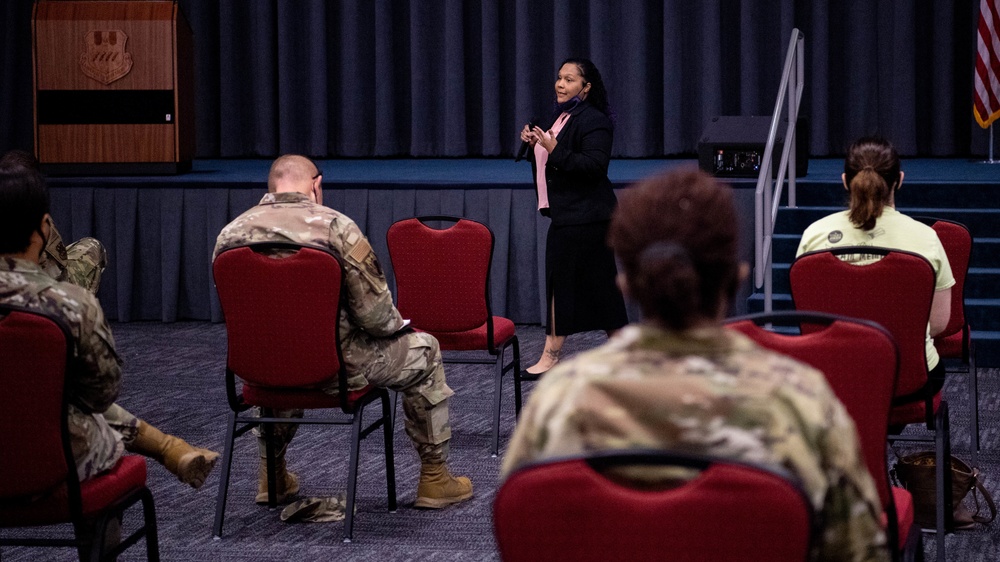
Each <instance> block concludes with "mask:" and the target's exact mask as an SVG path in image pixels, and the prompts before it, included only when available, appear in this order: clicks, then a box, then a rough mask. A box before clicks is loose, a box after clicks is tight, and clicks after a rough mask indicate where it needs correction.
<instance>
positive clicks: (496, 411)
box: [490, 350, 503, 457]
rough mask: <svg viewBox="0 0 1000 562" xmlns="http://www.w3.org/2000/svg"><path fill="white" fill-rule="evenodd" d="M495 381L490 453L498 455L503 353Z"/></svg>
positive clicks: (499, 355) (498, 363)
mask: <svg viewBox="0 0 1000 562" xmlns="http://www.w3.org/2000/svg"><path fill="white" fill-rule="evenodd" d="M494 377H495V379H496V380H495V381H494V383H493V439H492V443H491V448H490V455H492V456H494V457H495V456H497V453H498V452H499V450H500V394H501V392H502V391H503V353H502V350H501V353H498V354H497V362H496V375H495V376H494Z"/></svg>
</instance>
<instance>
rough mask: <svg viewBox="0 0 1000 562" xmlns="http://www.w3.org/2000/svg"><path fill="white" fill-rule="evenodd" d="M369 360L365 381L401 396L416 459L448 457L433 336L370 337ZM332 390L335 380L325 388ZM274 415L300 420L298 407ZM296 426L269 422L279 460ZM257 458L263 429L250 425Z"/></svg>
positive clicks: (447, 392)
mask: <svg viewBox="0 0 1000 562" xmlns="http://www.w3.org/2000/svg"><path fill="white" fill-rule="evenodd" d="M372 346H373V348H372V349H371V350H370V351H371V358H372V360H371V361H370V362H369V363H368V364H367V365H366V369H365V378H366V379H368V382H369V383H370V384H373V385H375V386H379V387H384V388H388V389H390V390H394V391H396V392H399V393H400V394H402V395H403V416H404V419H405V422H404V424H405V428H406V434H407V435H408V436H409V437H410V440H411V441H413V445H414V447H416V449H417V454H418V455H419V456H420V460H421V462H424V463H443V462H445V461H447V460H448V440H449V439H451V425H450V424H449V422H448V397H449V396H451V395H452V394H454V391H453V390H452V389H451V388H449V387H448V385H447V383H446V382H445V377H444V366H443V364H442V362H441V350H440V348H439V346H438V342H437V339H435V338H434V336H432V335H430V334H424V333H420V332H410V333H406V334H402V335H399V336H396V337H392V338H378V339H374V340H373V341H372ZM326 390H327V392H329V393H331V394H335V393H336V392H337V387H336V384H334V385H333V386H331V387H330V388H328V389H326ZM272 414H273V415H274V417H286V418H300V417H302V414H303V412H302V410H278V411H275V412H272ZM297 427H298V425H297V424H274V426H273V440H272V442H271V443H272V445H273V446H274V450H275V451H276V452H277V455H278V457H279V458H280V457H281V456H282V455H284V453H285V449H286V448H287V446H288V443H289V442H291V440H292V437H294V436H295V431H296V428H297ZM254 434H255V435H257V438H258V450H259V452H260V457H261V458H265V457H266V454H267V453H266V445H267V444H266V442H265V440H264V437H263V432H261V431H260V430H259V428H255V429H254Z"/></svg>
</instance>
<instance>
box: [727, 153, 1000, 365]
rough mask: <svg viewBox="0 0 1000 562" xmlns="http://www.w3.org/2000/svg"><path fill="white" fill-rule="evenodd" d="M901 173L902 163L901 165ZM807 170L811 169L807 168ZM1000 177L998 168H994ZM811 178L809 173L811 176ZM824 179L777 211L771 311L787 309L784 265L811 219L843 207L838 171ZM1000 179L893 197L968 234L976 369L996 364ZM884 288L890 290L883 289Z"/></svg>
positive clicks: (910, 185)
mask: <svg viewBox="0 0 1000 562" xmlns="http://www.w3.org/2000/svg"><path fill="white" fill-rule="evenodd" d="M903 167H904V171H905V169H906V164H905V163H904V166H903ZM810 171H812V170H810ZM995 171H996V173H997V175H998V177H1000V168H996V169H995ZM810 175H812V174H810ZM813 177H823V178H829V179H828V180H827V179H824V180H823V181H818V180H810V179H809V176H807V177H806V178H804V179H800V180H799V181H798V182H797V190H796V204H797V206H796V208H794V209H790V208H788V207H787V206H784V207H781V208H780V210H779V211H778V218H777V222H776V224H775V228H774V240H773V252H774V266H773V283H774V285H773V293H774V298H773V301H772V302H773V309H774V310H788V309H791V308H792V300H791V295H790V294H789V286H788V267H789V265H790V264H791V262H792V260H793V259H794V258H795V250H796V248H798V244H799V238H800V237H801V234H802V232H803V231H804V230H805V228H806V227H807V226H809V224H811V223H812V222H813V221H815V220H817V219H819V218H821V217H824V216H826V215H828V214H830V213H833V212H836V211H840V210H843V209H845V208H846V207H847V192H846V190H844V186H843V184H841V183H840V174H839V171H837V172H836V173H828V174H823V175H822V176H819V175H817V176H813ZM998 206H1000V180H998V181H997V182H988V183H984V182H976V181H972V182H968V183H961V182H957V183H953V182H950V181H939V180H934V181H910V179H909V175H908V176H907V177H906V179H905V181H904V182H903V188H902V189H901V190H900V191H899V192H898V193H897V194H896V208H897V209H899V211H900V212H902V213H905V214H907V215H909V216H929V217H935V218H941V219H949V220H953V221H956V222H960V223H962V224H964V225H965V226H967V227H968V228H969V231H970V232H971V233H972V236H973V245H972V260H971V263H970V265H969V275H968V278H967V280H966V284H965V312H966V318H967V319H968V322H969V325H970V326H972V337H973V341H975V344H976V361H977V365H978V366H980V367H998V366H1000V298H998V297H1000V291H998V290H997V288H998V287H1000V208H998ZM886 290H887V291H889V290H892V288H891V287H886ZM747 308H748V310H749V311H750V312H760V311H762V310H763V309H764V299H763V293H762V291H760V290H758V291H756V292H755V293H754V294H753V295H751V296H750V298H749V300H748V303H747Z"/></svg>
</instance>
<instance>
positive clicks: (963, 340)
mask: <svg viewBox="0 0 1000 562" xmlns="http://www.w3.org/2000/svg"><path fill="white" fill-rule="evenodd" d="M913 218H914V219H916V220H918V221H920V222H922V223H924V224H926V225H928V226H930V227H931V228H933V229H934V232H936V233H937V235H938V239H939V240H941V245H942V246H944V252H945V254H946V255H947V256H948V263H949V264H950V265H951V273H952V275H953V276H954V277H955V285H954V286H953V287H952V288H951V318H949V319H948V326H947V327H946V328H945V329H944V331H943V332H941V333H940V334H938V335H937V336H936V337H935V338H934V348H935V349H937V352H938V355H940V356H941V359H953V360H957V361H958V363H959V365H960V367H959V369H957V370H956V371H955V372H964V373H967V374H968V375H969V423H970V425H971V426H972V428H971V429H972V433H971V436H972V437H971V442H970V443H969V450H970V451H971V453H970V456H971V457H972V466H978V465H979V451H980V440H979V371H977V370H976V348H975V345H974V342H973V340H972V327H971V326H969V322H968V319H967V317H966V315H965V280H966V278H967V277H968V275H969V262H970V261H971V259H972V234H971V233H970V232H969V229H968V228H966V226H965V225H964V224H961V223H957V222H954V221H949V220H945V219H937V218H933V217H913Z"/></svg>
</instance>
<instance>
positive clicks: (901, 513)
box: [892, 486, 913, 548]
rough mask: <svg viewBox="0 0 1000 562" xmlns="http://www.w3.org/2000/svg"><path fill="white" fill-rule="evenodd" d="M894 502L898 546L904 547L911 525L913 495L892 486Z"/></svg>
mask: <svg viewBox="0 0 1000 562" xmlns="http://www.w3.org/2000/svg"><path fill="white" fill-rule="evenodd" d="M892 499H893V501H895V503H896V527H897V528H898V529H899V548H905V546H906V539H907V537H908V536H909V532H910V528H911V527H913V496H912V495H910V491H909V490H906V489H904V488H898V487H896V486H893V487H892Z"/></svg>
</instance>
